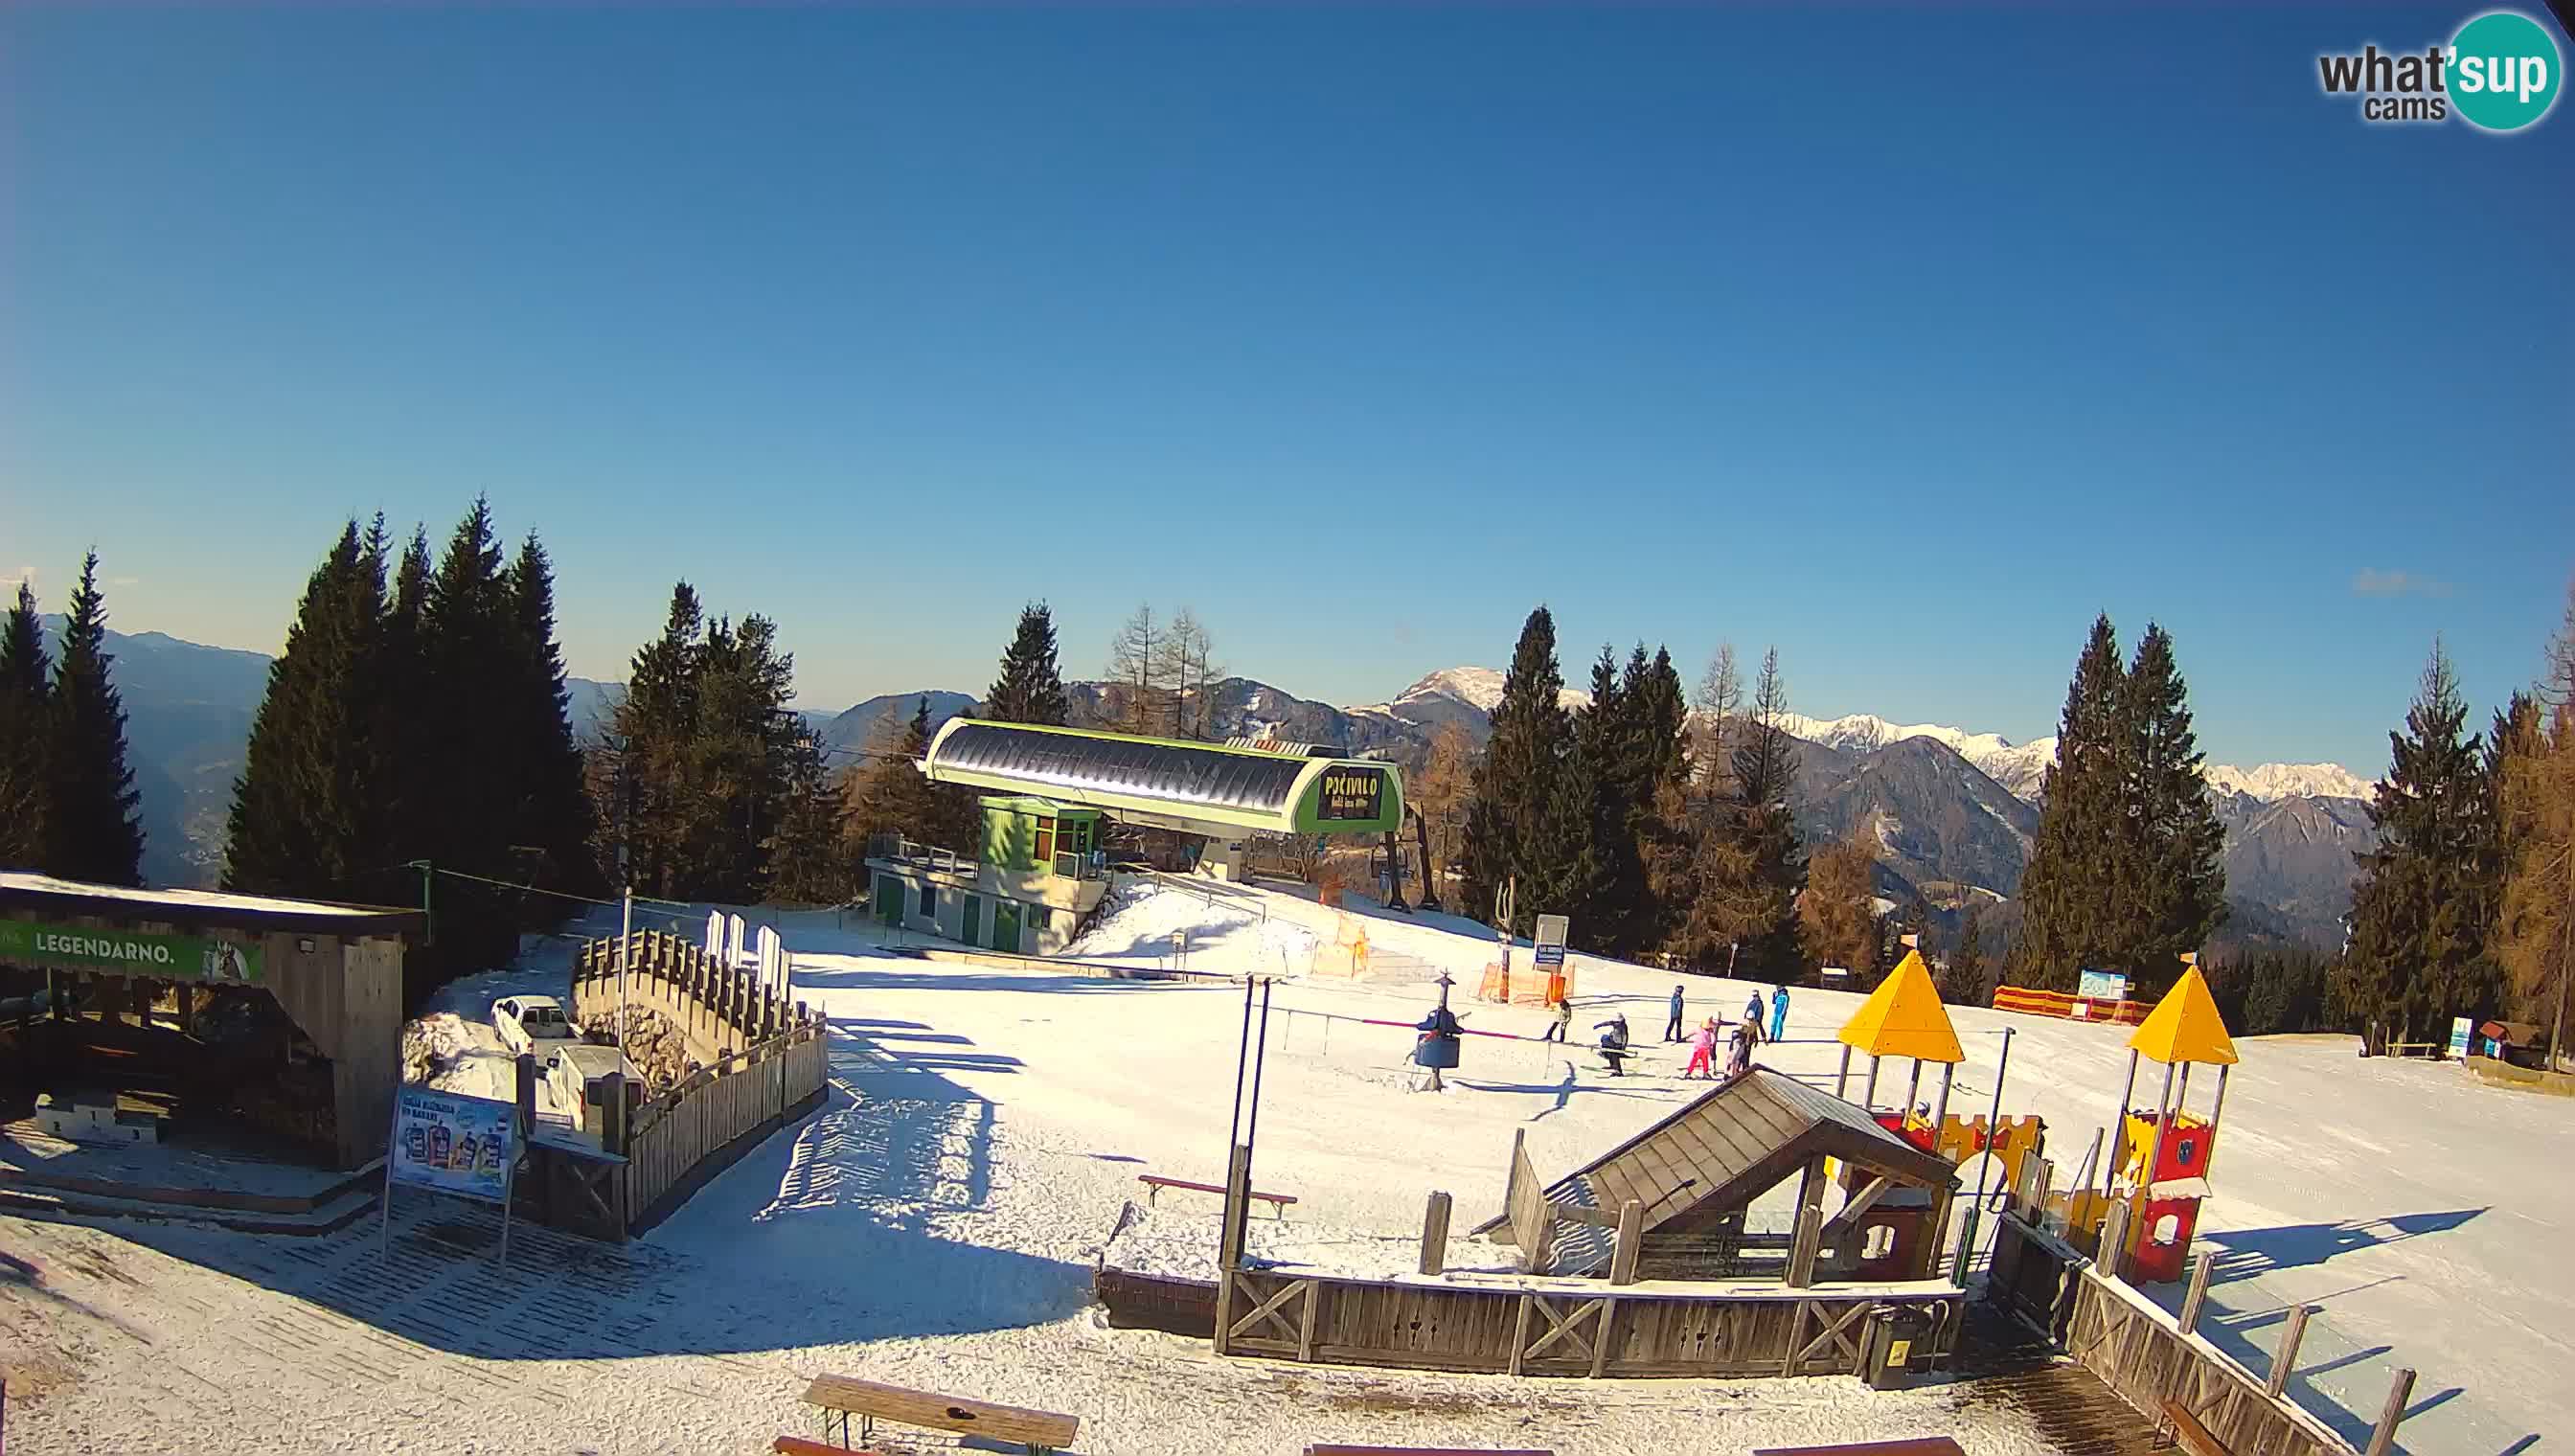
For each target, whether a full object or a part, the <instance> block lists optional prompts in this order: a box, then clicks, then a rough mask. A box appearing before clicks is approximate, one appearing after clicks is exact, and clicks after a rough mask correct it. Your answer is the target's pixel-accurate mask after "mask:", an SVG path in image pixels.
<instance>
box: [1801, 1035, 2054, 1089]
mask: <svg viewBox="0 0 2575 1456" xmlns="http://www.w3.org/2000/svg"><path fill="white" fill-rule="evenodd" d="M2003 1034H2004V1035H2005V1036H2009V1035H2010V1034H2011V1032H2010V1031H2009V1030H2006V1031H2004V1032H2003ZM1850 1054H1851V1049H1850V1043H1849V1042H1847V1041H1845V1042H1843V1043H1842V1066H1841V1070H1839V1071H1837V1072H1835V1073H1833V1095H1834V1096H1836V1097H1848V1096H1849V1095H1850V1092H1849V1091H1848V1088H1849V1086H1850Z"/></svg>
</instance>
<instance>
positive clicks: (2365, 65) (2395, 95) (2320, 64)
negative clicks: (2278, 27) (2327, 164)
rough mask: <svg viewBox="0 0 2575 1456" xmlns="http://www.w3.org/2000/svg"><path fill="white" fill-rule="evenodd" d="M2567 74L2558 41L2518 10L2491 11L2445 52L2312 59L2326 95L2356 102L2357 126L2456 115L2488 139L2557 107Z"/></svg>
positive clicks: (2373, 49) (2368, 52) (2439, 48)
mask: <svg viewBox="0 0 2575 1456" xmlns="http://www.w3.org/2000/svg"><path fill="white" fill-rule="evenodd" d="M2565 74H2566V67H2565V63H2564V59H2563V57H2562V56H2561V55H2560V54H2559V52H2558V49H2557V37H2556V36H2554V35H2552V34H2550V33H2549V29H2548V27H2547V26H2545V25H2543V24H2541V23H2540V22H2538V21H2536V20H2533V19H2531V18H2530V17H2529V16H2527V15H2524V14H2522V13H2521V12H2520V11H2517V10H2489V11H2487V12H2486V13H2485V14H2483V15H2480V16H2478V17H2476V18H2475V19H2474V20H2471V21H2469V22H2468V23H2467V24H2465V25H2463V26H2460V27H2459V33H2458V34H2457V35H2454V36H2452V37H2450V41H2449V44H2447V45H2440V44H2434V45H2427V46H2425V47H2424V48H2423V49H2422V50H2420V51H2416V52H2407V53H2400V52H2391V51H2382V50H2380V49H2379V48H2378V47H2377V46H2375V45H2369V46H2364V47H2362V48H2361V49H2360V50H2359V51H2358V52H2356V53H2352V54H2345V55H2330V54H2329V55H2321V56H2318V57H2316V79H2317V81H2318V82H2319V83H2320V84H2321V85H2322V86H2323V88H2324V93H2325V94H2326V95H2327V96H2336V97H2340V96H2356V97H2358V98H2360V119H2361V120H2363V121H2371V122H2382V121H2392V122H2435V121H2447V120H2449V119H2450V118H2451V117H2453V116H2455V117H2457V118H2458V119H2459V120H2461V121H2464V122H2466V123H2467V124H2468V125H2470V126H2472V127H2476V128H2478V129H2479V130H2481V131H2490V132H2517V131H2520V130H2521V129H2523V128H2524V127H2528V126H2532V125H2535V124H2536V123H2537V122H2538V121H2539V119H2540V118H2541V117H2543V116H2546V115H2547V114H2548V112H2549V109H2550V108H2551V107H2553V106H2555V105H2556V104H2557V93H2558V92H2560V91H2562V90H2564V89H2565V80H2564V78H2565Z"/></svg>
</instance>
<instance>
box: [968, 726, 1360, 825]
mask: <svg viewBox="0 0 2575 1456" xmlns="http://www.w3.org/2000/svg"><path fill="white" fill-rule="evenodd" d="M1313 761H1314V760H1313V759H1310V758H1290V757H1287V756H1285V755H1283V754H1278V753H1267V752H1247V751H1245V750H1243V749H1240V748H1228V747H1221V746H1219V745H1217V744H1214V743H1182V742H1171V741H1166V740H1163V739H1158V738H1135V737H1125V736H1117V735H1110V734H1096V733H1074V732H1062V731H1050V730H1047V729H1045V728H1030V727H1027V726H1024V725H1020V724H1008V723H981V722H976V721H973V720H964V721H960V722H958V723H955V724H952V725H951V726H950V727H949V728H947V729H945V730H944V731H943V732H942V733H941V734H940V737H939V741H938V742H937V743H936V744H934V745H933V747H932V749H931V754H930V763H931V766H932V769H933V772H934V774H936V773H938V772H940V771H942V770H946V771H964V772H971V773H984V774H993V775H998V776H1003V777H1008V778H1012V779H1015V780H1020V781H1024V782H1027V783H1030V784H1048V785H1052V786H1054V787H1056V788H1059V789H1062V790H1064V791H1065V793H1066V794H1067V796H1069V797H1073V798H1077V799H1079V798H1081V797H1083V796H1084V795H1085V794H1099V793H1107V794H1118V795H1124V796H1127V797H1134V798H1149V799H1159V800H1161V801H1163V802H1167V803H1170V804H1172V805H1174V806H1175V807H1176V808H1190V807H1199V808H1219V809H1233V810H1238V811H1245V812H1251V813H1261V814H1285V813H1287V812H1290V811H1291V810H1292V809H1293V807H1294V805H1295V800H1296V788H1297V779H1298V777H1299V775H1301V774H1302V773H1303V772H1304V771H1305V769H1306V768H1307V767H1308V766H1310V765H1311V764H1312V763H1313Z"/></svg>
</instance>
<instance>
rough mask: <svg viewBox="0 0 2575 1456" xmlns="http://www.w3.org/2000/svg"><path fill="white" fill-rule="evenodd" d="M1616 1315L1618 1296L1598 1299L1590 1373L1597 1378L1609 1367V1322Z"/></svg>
mask: <svg viewBox="0 0 2575 1456" xmlns="http://www.w3.org/2000/svg"><path fill="white" fill-rule="evenodd" d="M1617 1317H1618V1296H1617V1295H1615V1294H1612V1295H1610V1296H1609V1297H1608V1298H1606V1299H1603V1300H1601V1301H1600V1324H1599V1327H1598V1328H1596V1329H1594V1330H1593V1331H1592V1332H1591V1375H1592V1378H1593V1379H1598V1378H1599V1376H1600V1372H1602V1371H1603V1370H1606V1369H1608V1368H1609V1322H1610V1321H1611V1320H1614V1319H1616V1318H1617Z"/></svg>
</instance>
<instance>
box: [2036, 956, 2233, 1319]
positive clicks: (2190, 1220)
mask: <svg viewBox="0 0 2575 1456" xmlns="http://www.w3.org/2000/svg"><path fill="white" fill-rule="evenodd" d="M2182 959H2183V962H2184V966H2185V968H2184V970H2183V972H2182V977H2181V979H2180V980H2178V981H2176V982H2174V983H2173V988H2172V989H2171V990H2170V991H2168V992H2166V993H2165V995H2164V998H2163V999H2162V1000H2161V1001H2158V1002H2157V1003H2156V1004H2155V1008H2154V1010H2153V1011H2152V1012H2150V1013H2148V1015H2147V1016H2146V1019H2145V1020H2144V1021H2143V1022H2141V1023H2140V1024H2139V1025H2138V1027H2137V1029H2136V1031H2135V1032H2134V1033H2133V1034H2132V1035H2130V1036H2129V1038H2128V1071H2127V1077H2126V1079H2125V1080H2124V1081H2123V1082H2122V1083H2121V1085H2120V1088H2119V1108H2120V1110H2119V1114H2118V1121H2117V1122H2116V1124H2115V1125H2114V1126H2112V1127H2111V1128H2109V1129H2108V1130H2107V1139H2108V1155H2107V1156H2106V1157H2103V1158H2100V1159H2099V1160H2098V1162H2097V1164H2096V1162H2095V1161H2094V1160H2093V1159H2092V1158H2091V1157H2090V1156H2087V1158H2086V1160H2085V1162H2084V1164H2083V1166H2082V1168H2081V1170H2080V1171H2079V1173H2078V1174H2077V1176H2076V1178H2075V1181H2074V1184H2073V1186H2072V1187H2071V1188H2070V1189H2069V1190H2067V1191H2066V1192H2063V1193H2059V1194H2054V1195H2052V1196H2049V1197H2047V1198H2045V1199H2044V1200H2042V1204H2043V1207H2044V1208H2045V1220H2046V1222H2047V1223H2048V1224H2049V1225H2050V1226H2051V1227H2052V1228H2053V1229H2055V1230H2057V1231H2059V1232H2060V1234H2061V1236H2062V1237H2063V1238H2065V1240H2066V1241H2067V1242H2068V1243H2070V1244H2072V1245H2074V1246H2075V1247H2076V1248H2078V1249H2081V1250H2083V1251H2084V1252H2085V1253H2087V1254H2088V1255H2090V1256H2091V1257H2093V1258H2095V1259H2097V1260H2098V1261H2100V1262H2101V1263H2103V1264H2105V1265H2108V1266H2110V1268H2111V1269H2112V1271H2113V1272H2114V1273H2116V1274H2117V1275H2118V1277H2120V1278H2122V1279H2126V1280H2129V1281H2131V1282H2134V1283H2143V1284H2169V1283H2176V1282H2179V1280H2180V1279H2181V1277H2182V1268H2183V1264H2184V1262H2185V1261H2186V1259H2187V1257H2188V1255H2189V1251H2190V1241H2191V1237H2192V1235H2193V1234H2194V1233H2195V1232H2196V1230H2197V1229H2198V1227H2199V1210H2200V1205H2201V1204H2202V1203H2204V1202H2205V1201H2207V1198H2208V1195H2209V1183H2208V1169H2209V1162H2210V1159H2211V1158H2212V1157H2213V1156H2214V1155H2215V1152H2216V1147H2217V1128H2218V1119H2219V1118H2220V1116H2221V1115H2223V1113H2224V1112H2225V1110H2226V1080H2227V1074H2228V1072H2229V1071H2230V1070H2231V1069H2232V1068H2233V1067H2234V1065H2235V1061H2236V1056H2235V1041H2234V1038H2233V1037H2231V1036H2229V1035H2228V1034H2227V1030H2226V1021H2225V1018H2224V1017H2223V1016H2221V1015H2220V1014H2219V1013H2218V1009H2217V1001H2216V998H2215V997H2213V996H2212V995H2210V994H2209V989H2208V981H2207V978H2206V977H2204V976H2202V975H2201V974H2200V971H2199V965H2198V958H2197V957H2196V956H2187V955H2186V956H2184V957H2182ZM2141 1059H2142V1060H2145V1061H2151V1062H2155V1063H2157V1064H2159V1065H2160V1066H2162V1067H2163V1069H2164V1079H2163V1087H2162V1089H2161V1090H2160V1091H2159V1092H2158V1093H2157V1094H2156V1098H2155V1105H2154V1106H2153V1107H2152V1108H2151V1109H2149V1108H2144V1107H2132V1106H2130V1105H2129V1100H2128V1099H2129V1097H2130V1096H2131V1095H2132V1094H2133V1093H2134V1092H2135V1090H2136V1083H2137V1067H2138V1063H2139V1061H2140V1060H2141ZM2194 1066H2214V1067H2216V1068H2217V1091H2216V1095H2215V1097H2214V1098H2213V1100H2212V1101H2211V1103H2210V1106H2209V1110H2208V1115H2207V1116H2205V1117H2202V1116H2200V1115H2198V1114H2197V1113H2194V1112H2192V1111H2190V1110H2189V1107H2188V1105H2187V1103H2188V1099H2189V1096H2190V1071H2191V1068H2192V1067H2194ZM2095 1147H2096V1151H2097V1150H2098V1147H2099V1144H2098V1143H2096V1144H2095ZM2096 1172H2097V1186H2096ZM2008 1186H2018V1180H2017V1179H2015V1180H2014V1182H2013V1183H2012V1184H2011V1185H2008Z"/></svg>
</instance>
